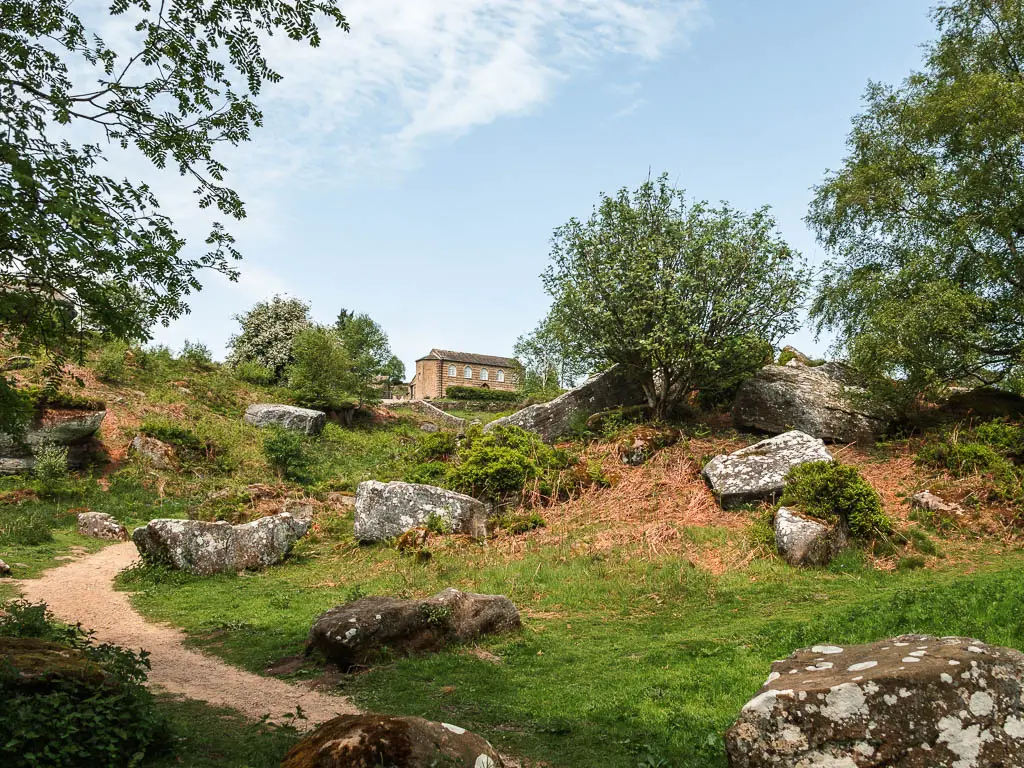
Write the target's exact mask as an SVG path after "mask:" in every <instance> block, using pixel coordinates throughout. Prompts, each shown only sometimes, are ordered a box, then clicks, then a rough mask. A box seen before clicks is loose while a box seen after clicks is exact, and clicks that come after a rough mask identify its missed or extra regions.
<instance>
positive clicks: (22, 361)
mask: <svg viewBox="0 0 1024 768" xmlns="http://www.w3.org/2000/svg"><path fill="white" fill-rule="evenodd" d="M31 367H32V358H31V357H29V356H28V355H13V356H11V357H8V358H7V362H5V363H4V370H5V371H20V370H22V369H24V368H31Z"/></svg>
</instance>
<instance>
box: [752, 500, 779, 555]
mask: <svg viewBox="0 0 1024 768" xmlns="http://www.w3.org/2000/svg"><path fill="white" fill-rule="evenodd" d="M773 518H774V512H773V511H771V510H769V511H768V512H767V513H766V514H761V515H758V517H757V519H756V520H755V521H754V523H753V525H751V526H750V528H749V529H748V531H747V538H748V540H749V541H750V547H751V549H753V550H754V551H756V552H759V553H760V554H762V555H765V556H768V557H771V556H774V555H775V554H776V553H777V552H778V544H777V543H776V541H775V525H774V519H773Z"/></svg>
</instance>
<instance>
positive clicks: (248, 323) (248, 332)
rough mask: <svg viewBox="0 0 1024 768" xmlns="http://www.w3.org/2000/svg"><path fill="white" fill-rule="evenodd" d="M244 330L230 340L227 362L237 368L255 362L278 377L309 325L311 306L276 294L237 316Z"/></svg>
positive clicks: (275, 377)
mask: <svg viewBox="0 0 1024 768" xmlns="http://www.w3.org/2000/svg"><path fill="white" fill-rule="evenodd" d="M235 319H236V320H237V321H238V322H239V323H240V324H241V326H242V330H241V333H238V334H236V335H235V336H232V337H231V339H230V340H229V341H228V347H229V348H230V349H231V352H230V354H229V355H228V360H227V361H228V364H229V365H231V366H233V367H237V366H239V365H242V364H243V363H255V364H257V365H260V366H263V367H264V368H267V369H269V370H270V371H272V372H273V375H274V379H275V380H279V379H280V378H281V376H282V374H283V373H284V369H285V368H286V367H287V366H288V365H289V364H290V363H291V362H292V344H293V342H294V341H295V337H296V336H297V335H298V334H299V332H300V331H302V330H304V329H306V328H308V327H309V324H310V323H309V305H308V304H306V303H305V302H304V301H300V300H299V299H288V298H282V297H281V296H275V297H274V298H273V299H271V300H270V301H261V302H260V303H259V304H257V305H256V306H254V307H253V308H252V309H250V310H249V311H248V312H246V313H245V314H244V315H235Z"/></svg>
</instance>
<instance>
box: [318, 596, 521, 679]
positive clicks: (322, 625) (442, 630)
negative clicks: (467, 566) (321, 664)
mask: <svg viewBox="0 0 1024 768" xmlns="http://www.w3.org/2000/svg"><path fill="white" fill-rule="evenodd" d="M519 626H520V619H519V611H517V610H516V607H515V606H514V605H513V604H512V601H511V600H509V599H508V598H507V597H504V596H502V595H477V594H471V593H467V592H460V591H459V590H457V589H450V588H449V589H446V590H444V591H443V592H440V593H438V594H436V595H434V596H433V597H428V598H424V599H420V600H400V599H398V598H393V597H363V598H360V599H359V600H355V601H353V602H351V603H346V604H345V605H339V606H337V607H335V608H332V609H331V610H329V611H327V612H326V613H324V614H322V615H321V616H320V617H318V618H317V620H316V622H315V623H314V624H313V628H312V629H311V630H310V632H309V638H308V640H307V641H306V646H307V650H308V651H312V650H317V651H319V652H320V653H322V654H323V655H324V656H326V657H327V659H328V660H330V661H332V662H334V663H336V664H338V665H340V666H341V667H343V668H345V669H349V668H351V667H354V666H358V665H364V664H367V663H369V662H372V661H373V660H374V659H376V658H377V657H378V656H379V655H380V653H381V651H382V650H383V649H385V648H386V649H387V650H388V651H390V652H392V653H399V654H410V653H423V652H427V651H436V650H439V649H441V648H443V647H445V646H446V645H449V644H451V643H462V642H467V641H469V640H473V639H474V638H477V637H480V636H482V635H489V634H494V633H498V632H508V631H510V630H513V629H518V628H519Z"/></svg>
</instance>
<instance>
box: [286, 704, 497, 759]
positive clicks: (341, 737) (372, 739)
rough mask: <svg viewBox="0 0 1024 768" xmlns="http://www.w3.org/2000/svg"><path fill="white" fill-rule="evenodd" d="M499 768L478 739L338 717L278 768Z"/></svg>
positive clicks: (411, 724) (414, 724) (437, 728)
mask: <svg viewBox="0 0 1024 768" xmlns="http://www.w3.org/2000/svg"><path fill="white" fill-rule="evenodd" d="M380 766H401V768H435V766H451V768H503V766H504V763H502V761H501V757H500V756H499V755H498V753H497V752H495V751H494V748H493V747H491V745H490V744H489V743H488V742H487V741H486V740H485V739H482V738H481V737H479V736H477V735H476V734H474V733H470V732H469V731H467V730H466V729H465V728H459V727H458V726H456V725H450V724H449V723H434V722H431V721H429V720H423V719H422V718H419V717H389V716H387V715H342V716H340V717H336V718H334V719H333V720H328V721H327V722H326V723H324V724H323V725H321V726H320V727H318V728H317V729H316V730H314V731H313V732H312V733H310V734H309V735H308V736H306V737H305V738H304V739H302V741H300V742H299V743H298V744H296V745H295V746H294V747H292V748H291V750H290V751H289V752H288V754H287V755H285V758H284V762H282V763H281V768H380Z"/></svg>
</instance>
